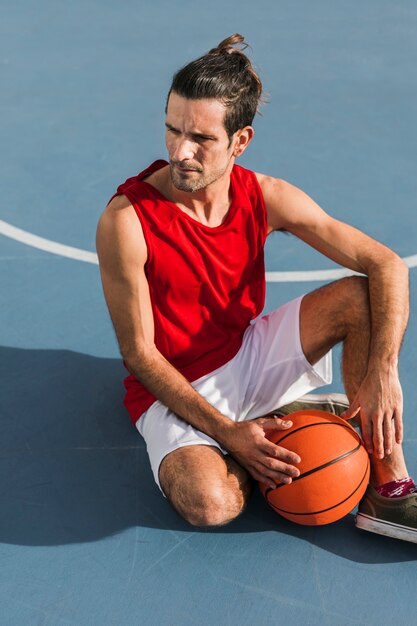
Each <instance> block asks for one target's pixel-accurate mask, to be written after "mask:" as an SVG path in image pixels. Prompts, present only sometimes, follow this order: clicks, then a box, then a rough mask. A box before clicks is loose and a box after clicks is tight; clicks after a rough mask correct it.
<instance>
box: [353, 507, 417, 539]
mask: <svg viewBox="0 0 417 626" xmlns="http://www.w3.org/2000/svg"><path fill="white" fill-rule="evenodd" d="M355 522H356V527H357V528H360V529H361V530H367V531H368V532H371V533H376V534H377V535H384V536H385V537H392V538H393V539H402V540H403V541H410V542H411V543H417V530H416V529H415V528H411V527H410V526H402V525H401V524H395V523H393V522H384V521H382V520H379V519H376V518H375V517H371V516H370V515H366V513H357V515H356V520H355Z"/></svg>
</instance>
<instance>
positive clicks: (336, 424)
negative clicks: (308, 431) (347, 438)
mask: <svg viewBox="0 0 417 626" xmlns="http://www.w3.org/2000/svg"><path fill="white" fill-rule="evenodd" d="M287 417H290V416H289V415H288V416H287ZM312 426H341V427H342V428H346V430H349V431H353V432H354V434H355V435H356V437H357V438H358V439H359V440H360V437H359V435H358V433H357V432H356V430H355V429H354V428H352V426H350V425H349V424H340V423H339V422H314V423H313V424H305V425H304V426H299V427H298V428H296V429H295V430H292V431H291V432H289V433H287V434H286V435H284V436H283V437H282V438H281V439H280V440H279V441H276V442H275V445H276V446H278V445H280V444H281V443H282V442H283V441H284V439H287V437H291V436H292V435H294V434H295V433H298V432H299V431H300V430H304V429H305V428H311V427H312Z"/></svg>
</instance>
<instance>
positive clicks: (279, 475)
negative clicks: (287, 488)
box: [254, 463, 299, 487]
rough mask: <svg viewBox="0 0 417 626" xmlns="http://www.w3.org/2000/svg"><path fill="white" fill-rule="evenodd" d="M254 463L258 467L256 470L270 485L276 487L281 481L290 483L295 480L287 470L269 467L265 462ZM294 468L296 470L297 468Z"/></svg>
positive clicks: (286, 483)
mask: <svg viewBox="0 0 417 626" xmlns="http://www.w3.org/2000/svg"><path fill="white" fill-rule="evenodd" d="M254 465H255V467H256V470H257V471H258V472H259V474H261V476H262V477H263V478H262V480H263V481H266V482H268V484H269V485H270V486H273V487H276V485H279V484H281V483H283V484H285V485H289V484H290V483H291V482H292V480H293V477H292V476H290V475H289V474H287V473H286V471H282V472H281V471H277V470H274V469H271V468H268V467H266V466H265V465H264V464H263V463H256V464H254ZM283 469H284V468H283ZM293 469H294V470H296V468H293ZM298 473H299V472H298ZM294 478H296V476H294Z"/></svg>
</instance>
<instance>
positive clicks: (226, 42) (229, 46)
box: [209, 33, 248, 54]
mask: <svg viewBox="0 0 417 626" xmlns="http://www.w3.org/2000/svg"><path fill="white" fill-rule="evenodd" d="M239 44H240V49H239V48H235V46H237V45H239ZM247 47H248V44H247V43H245V38H244V37H243V36H242V35H239V33H235V34H234V35H230V37H227V38H226V39H223V41H221V42H220V43H219V45H218V46H217V48H213V49H212V50H210V52H209V54H222V53H223V54H224V53H225V52H226V53H227V54H234V53H238V54H240V53H241V51H242V50H245V48H247Z"/></svg>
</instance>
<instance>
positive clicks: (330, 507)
mask: <svg viewBox="0 0 417 626" xmlns="http://www.w3.org/2000/svg"><path fill="white" fill-rule="evenodd" d="M368 469H369V458H368V460H367V464H366V469H365V473H364V475H363V476H362V479H361V481H360V483H359V484H358V486H357V487H356V488H355V490H354V491H352V493H351V494H350V495H349V496H348V497H347V498H345V499H344V500H342V501H341V502H337V504H334V505H333V506H329V507H328V508H327V509H323V510H321V511H310V512H308V511H307V512H304V513H294V512H293V511H287V510H285V509H280V508H278V507H277V506H275V505H274V504H272V502H270V501H269V500H268V493H269V492H270V491H273V489H268V492H266V493H265V497H266V501H267V502H268V504H269V506H270V507H271V508H273V509H274V511H276V512H277V513H288V514H289V515H307V516H309V515H319V514H320V513H327V511H331V510H332V509H335V508H336V507H338V506H340V505H341V504H343V503H344V502H347V500H349V498H351V497H352V496H353V495H354V494H355V493H356V492H357V491H358V489H359V487H360V486H361V485H362V483H363V481H364V480H365V477H366V475H367V473H368Z"/></svg>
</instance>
